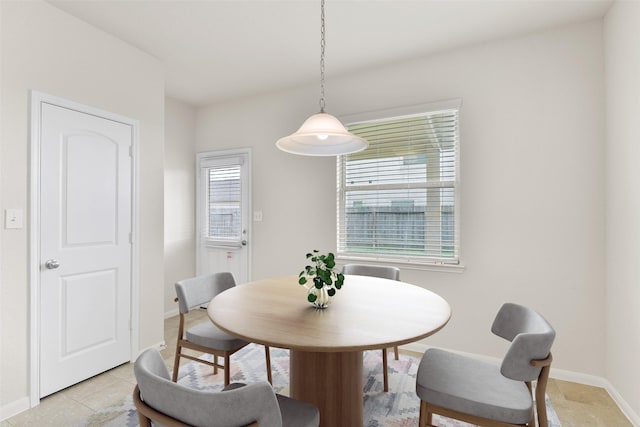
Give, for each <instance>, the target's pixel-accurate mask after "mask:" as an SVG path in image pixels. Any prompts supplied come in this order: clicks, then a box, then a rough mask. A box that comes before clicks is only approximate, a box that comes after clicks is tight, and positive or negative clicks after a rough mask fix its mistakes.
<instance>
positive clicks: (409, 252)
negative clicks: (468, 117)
mask: <svg viewBox="0 0 640 427" xmlns="http://www.w3.org/2000/svg"><path fill="white" fill-rule="evenodd" d="M445 107H446V108H440V109H437V110H434V109H433V107H431V108H432V109H431V110H423V111H426V112H420V113H417V114H415V113H414V114H405V115H398V116H389V117H388V118H384V117H382V118H375V119H373V120H366V119H365V120H360V121H356V122H352V123H351V124H349V125H348V126H347V127H348V128H349V131H351V132H353V133H354V134H356V135H359V136H361V137H363V138H365V139H366V140H367V141H369V148H367V149H366V150H365V151H362V152H359V153H354V154H348V155H345V156H340V157H338V255H340V256H344V257H349V256H352V257H357V258H364V259H371V260H396V261H401V262H414V263H433V264H457V263H458V247H459V243H458V226H457V219H456V218H457V212H456V207H457V203H456V199H457V195H456V183H457V165H458V144H459V138H458V110H459V102H455V103H453V104H447V105H446V106H445ZM345 121H346V120H345Z"/></svg>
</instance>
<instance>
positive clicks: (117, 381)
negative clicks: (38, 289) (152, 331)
mask: <svg viewBox="0 0 640 427" xmlns="http://www.w3.org/2000/svg"><path fill="white" fill-rule="evenodd" d="M205 318H206V312H205V311H204V310H202V311H199V312H193V316H191V318H190V319H189V321H188V322H187V326H189V325H190V324H193V323H197V322H200V321H202V320H203V319H205ZM177 334H178V317H177V316H176V317H172V318H170V319H167V320H166V321H165V341H166V342H167V348H166V349H164V350H163V351H162V356H163V358H164V360H165V363H166V364H167V366H168V367H169V370H171V369H172V367H173V357H174V355H175V344H174V343H175V341H176V338H177ZM188 362H189V360H187V359H183V363H188ZM134 385H135V378H134V375H133V366H132V365H131V364H125V365H122V366H119V367H117V368H114V369H111V370H110V371H107V372H105V373H103V374H101V375H98V376H96V377H93V378H91V379H88V380H86V381H84V382H82V383H80V384H76V385H74V386H71V387H69V388H67V389H64V390H62V391H60V392H58V393H55V394H53V395H51V396H48V397H46V398H44V399H42V400H41V401H40V405H38V406H37V407H35V408H34V409H31V410H29V411H25V412H23V413H21V414H18V415H16V416H14V417H12V418H9V419H8V420H5V421H2V422H0V427H10V426H34V425H38V426H73V425H76V424H77V423H79V422H80V421H82V420H85V419H87V418H88V417H89V416H91V415H92V414H93V413H94V412H96V411H97V410H99V409H100V408H106V407H110V406H112V405H114V404H116V403H117V402H119V401H120V400H121V399H122V398H123V397H124V396H126V395H128V394H129V393H131V392H132V391H133V387H134ZM547 393H548V395H549V397H550V398H551V402H552V403H553V406H554V408H555V410H556V412H557V413H558V417H559V418H560V422H561V423H562V425H563V427H626V426H630V427H632V424H631V423H630V422H629V421H628V419H627V418H626V417H625V416H624V415H623V414H622V412H621V411H620V409H619V408H618V407H617V406H616V404H615V403H614V402H613V400H612V399H611V398H610V397H609V394H608V393H607V392H606V390H604V389H602V388H599V387H591V386H585V385H581V384H576V383H571V382H566V381H559V380H554V379H551V380H550V381H549V385H548V386H547Z"/></svg>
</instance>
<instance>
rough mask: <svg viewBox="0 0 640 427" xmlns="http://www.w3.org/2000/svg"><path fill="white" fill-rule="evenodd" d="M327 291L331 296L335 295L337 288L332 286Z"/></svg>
mask: <svg viewBox="0 0 640 427" xmlns="http://www.w3.org/2000/svg"><path fill="white" fill-rule="evenodd" d="M327 293H328V294H329V296H330V297H332V296H334V295H335V294H336V290H335V289H333V288H331V289H329V290H328V291H327Z"/></svg>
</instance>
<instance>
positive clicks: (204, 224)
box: [196, 149, 251, 283]
mask: <svg viewBox="0 0 640 427" xmlns="http://www.w3.org/2000/svg"><path fill="white" fill-rule="evenodd" d="M197 163H198V182H197V199H196V209H197V221H196V224H197V228H198V237H197V239H196V244H197V248H196V254H197V255H196V256H197V260H196V268H197V274H198V275H201V274H209V273H217V272H221V271H229V272H231V273H233V275H234V277H235V279H236V282H237V283H245V282H247V281H249V280H250V268H249V266H250V254H251V251H250V242H251V229H250V226H251V223H250V221H249V219H250V212H251V207H250V201H251V150H250V149H240V150H228V151H210V152H206V153H199V154H198V155H197Z"/></svg>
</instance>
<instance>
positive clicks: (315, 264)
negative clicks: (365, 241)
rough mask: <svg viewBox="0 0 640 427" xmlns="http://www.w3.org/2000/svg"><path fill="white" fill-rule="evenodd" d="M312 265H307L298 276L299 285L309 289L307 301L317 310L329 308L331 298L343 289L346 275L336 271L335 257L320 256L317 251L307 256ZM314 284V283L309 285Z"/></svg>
mask: <svg viewBox="0 0 640 427" xmlns="http://www.w3.org/2000/svg"><path fill="white" fill-rule="evenodd" d="M307 259H308V260H310V261H311V263H312V265H306V266H305V267H304V270H302V271H301V272H300V274H299V275H298V283H299V284H300V285H302V286H306V288H307V289H308V293H307V300H308V301H309V302H310V303H311V304H312V305H313V306H314V307H316V308H326V307H328V306H329V302H330V301H331V297H333V296H334V295H335V294H336V290H337V289H340V288H341V287H342V284H343V283H344V275H343V274H342V273H339V272H337V271H335V270H334V268H335V266H336V261H335V256H334V255H333V254H332V253H331V252H329V253H327V254H320V252H319V251H318V250H316V249H314V250H313V252H310V253H308V254H307ZM309 282H312V283H309Z"/></svg>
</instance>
